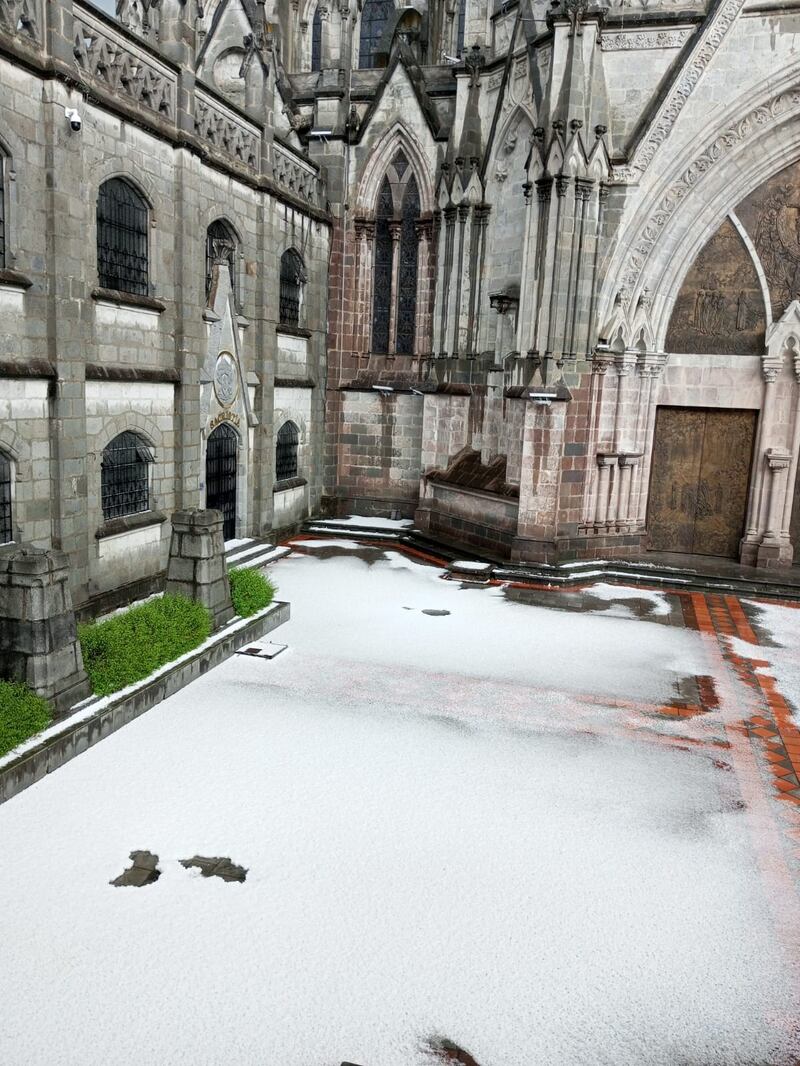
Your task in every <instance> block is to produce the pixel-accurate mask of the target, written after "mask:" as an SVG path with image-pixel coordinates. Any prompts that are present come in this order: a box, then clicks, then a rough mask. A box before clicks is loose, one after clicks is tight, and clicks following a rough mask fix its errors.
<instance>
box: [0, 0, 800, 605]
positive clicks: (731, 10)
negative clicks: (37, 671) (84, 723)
mask: <svg viewBox="0 0 800 1066" xmlns="http://www.w3.org/2000/svg"><path fill="white" fill-rule="evenodd" d="M798 43H800V9H798V7H797V5H796V4H795V3H794V2H793V0H611V3H610V4H609V3H608V2H607V0H603V2H595V0H552V2H551V0H547V2H545V0H428V2H427V3H426V2H425V0H419V2H416V0H409V2H408V3H397V4H395V2H394V0H207V2H204V0H116V2H115V0H97V3H92V2H90V0H0V100H2V112H1V113H0V542H8V541H23V542H25V543H32V544H34V545H39V546H54V547H60V548H63V549H64V550H65V551H67V552H68V554H69V557H70V561H71V566H72V571H71V578H72V584H73V597H74V599H75V601H76V602H77V604H78V605H79V606H80V607H82V609H83V610H91V609H93V608H95V607H98V606H99V605H101V604H110V603H112V602H122V601H123V600H125V599H131V598H133V597H134V596H136V595H141V594H142V593H144V592H146V591H149V590H150V589H152V588H156V587H158V584H159V582H160V581H161V579H162V575H163V571H164V568H165V565H166V556H167V550H168V545H169V538H170V520H169V517H170V514H171V513H172V512H173V511H174V510H175V509H177V508H183V507H204V506H209V507H215V508H218V509H220V510H221V511H222V513H223V515H224V520H225V534H226V537H228V538H229V539H230V538H237V537H245V536H256V537H260V536H270V535H273V534H275V533H279V532H281V531H287V530H290V529H293V528H296V527H298V525H299V524H300V523H302V522H303V521H304V520H305V519H306V518H307V517H308V516H310V515H320V514H327V515H333V514H336V515H344V514H348V513H351V512H356V513H359V514H372V515H391V514H397V513H399V514H402V515H405V516H408V517H413V518H414V519H415V521H416V524H417V526H418V527H419V528H420V529H421V530H424V531H426V532H427V534H428V535H429V536H430V537H431V538H433V539H436V540H440V541H442V542H445V543H449V544H455V545H459V546H462V549H463V550H468V549H469V550H472V551H474V552H475V553H477V554H483V555H488V556H489V557H492V558H497V559H502V560H511V561H517V562H525V561H538V562H558V561H564V560H569V559H576V558H592V557H595V558H599V557H602V558H610V557H615V556H641V555H642V554H643V553H645V552H647V551H648V550H650V551H658V552H676V553H693V554H699V555H706V556H721V557H727V558H729V559H734V560H740V561H741V562H742V563H744V564H747V565H751V566H753V565H755V566H759V567H778V566H788V565H791V564H792V562H793V559H794V555H795V552H796V551H800V548H798V547H797V545H798V543H800V506H798V503H797V501H798V499H799V498H800V497H799V496H798V492H797V482H798V478H797V460H798V452H799V451H800V51H798Z"/></svg>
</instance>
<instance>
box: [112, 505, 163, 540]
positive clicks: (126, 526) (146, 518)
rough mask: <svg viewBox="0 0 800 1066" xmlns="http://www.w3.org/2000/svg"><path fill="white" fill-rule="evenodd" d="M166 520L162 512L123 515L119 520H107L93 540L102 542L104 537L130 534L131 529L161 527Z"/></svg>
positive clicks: (140, 512)
mask: <svg viewBox="0 0 800 1066" xmlns="http://www.w3.org/2000/svg"><path fill="white" fill-rule="evenodd" d="M166 520H167V516H166V515H165V514H164V512H163V511H139V512H137V513H136V514H126V515H123V516H122V517H121V518H109V520H108V521H107V522H104V523H103V524H102V526H100V528H99V529H98V530H97V532H96V533H95V538H96V539H97V540H102V539H103V538H104V537H116V536H118V535H119V534H120V533H130V532H131V530H133V529H143V528H144V527H145V526H155V525H161V523H162V522H166Z"/></svg>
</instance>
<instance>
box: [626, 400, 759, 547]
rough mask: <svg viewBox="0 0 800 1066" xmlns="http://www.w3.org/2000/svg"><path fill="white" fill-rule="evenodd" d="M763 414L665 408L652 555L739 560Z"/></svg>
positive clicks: (651, 521)
mask: <svg viewBox="0 0 800 1066" xmlns="http://www.w3.org/2000/svg"><path fill="white" fill-rule="evenodd" d="M756 418H757V412H756V411H730V410H706V409H705V408H697V407H659V408H658V411H657V413H656V429H655V436H654V439H653V463H652V474H651V478H650V498H649V503H648V515H647V525H648V531H649V547H650V549H651V550H652V551H669V552H688V553H692V554H695V555H722V556H726V557H728V558H737V557H738V554H739V540H740V538H741V536H742V532H743V527H744V521H745V516H746V513H747V493H748V488H749V482H750V467H751V463H752V457H753V442H754V439H755V427H756Z"/></svg>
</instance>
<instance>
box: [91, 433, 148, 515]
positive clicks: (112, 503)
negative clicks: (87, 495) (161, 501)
mask: <svg viewBox="0 0 800 1066" xmlns="http://www.w3.org/2000/svg"><path fill="white" fill-rule="evenodd" d="M153 461H154V456H153V452H152V451H151V449H150V448H149V447H148V445H147V444H146V443H145V442H144V441H143V440H142V438H141V437H140V436H138V434H136V433H131V432H130V431H129V430H126V431H125V432H124V433H120V434H119V436H117V437H114V439H113V440H112V441H110V442H109V443H108V444H107V445H106V447H105V449H104V451H103V462H102V465H101V496H102V504H103V518H104V519H105V520H106V521H108V520H109V519H111V518H123V517H124V516H125V515H131V514H139V513H141V512H142V511H149V510H150V464H151V463H152V462H153Z"/></svg>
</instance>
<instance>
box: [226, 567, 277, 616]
mask: <svg viewBox="0 0 800 1066" xmlns="http://www.w3.org/2000/svg"><path fill="white" fill-rule="evenodd" d="M228 577H229V578H230V583H231V599H232V600H233V609H234V611H236V613H237V614H238V615H240V616H241V617H242V618H249V617H250V615H251V614H255V613H256V611H263V610H264V608H265V607H268V606H269V604H271V603H272V601H273V599H274V597H275V591H276V590H275V586H274V585H273V584H272V582H271V581H270V580H269V578H268V577H264V575H263V574H262V573H260V572H259V571H258V570H245V569H240V568H237V569H234V570H231V571H230V573H229V574H228Z"/></svg>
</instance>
